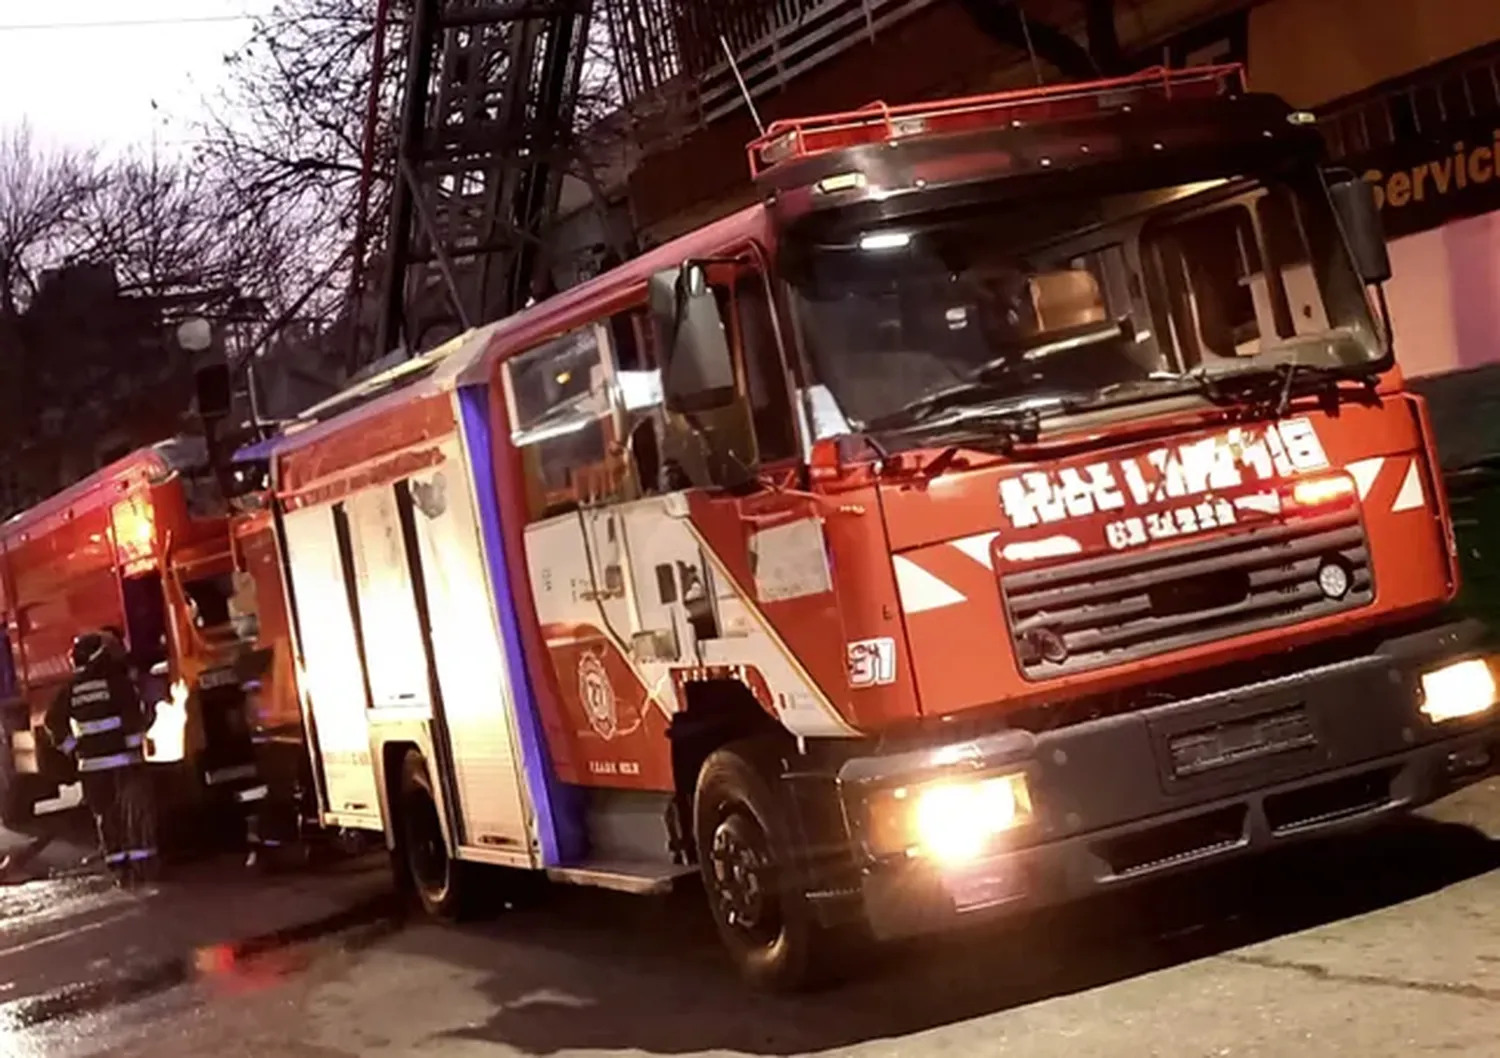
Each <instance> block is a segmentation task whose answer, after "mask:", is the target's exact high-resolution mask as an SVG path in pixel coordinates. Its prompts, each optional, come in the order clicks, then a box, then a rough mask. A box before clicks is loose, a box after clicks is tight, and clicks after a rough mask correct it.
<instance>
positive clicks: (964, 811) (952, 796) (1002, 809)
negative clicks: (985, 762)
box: [913, 775, 1031, 864]
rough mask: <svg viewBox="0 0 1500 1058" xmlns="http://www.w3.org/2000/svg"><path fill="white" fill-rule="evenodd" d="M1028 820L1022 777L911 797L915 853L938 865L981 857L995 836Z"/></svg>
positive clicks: (965, 784)
mask: <svg viewBox="0 0 1500 1058" xmlns="http://www.w3.org/2000/svg"><path fill="white" fill-rule="evenodd" d="M1030 816H1031V794H1030V791H1029V790H1027V788H1026V777H1025V776H1024V775H1002V776H998V777H996V778H992V779H979V780H976V781H971V782H953V783H941V784H939V785H936V786H929V787H927V788H926V789H924V790H921V791H920V792H918V793H917V795H916V804H915V806H914V808H913V822H914V824H915V831H916V837H917V841H918V844H919V846H920V848H921V850H922V851H923V852H924V853H926V854H927V855H928V856H930V857H932V858H933V859H934V860H937V861H939V862H940V863H948V864H953V863H963V862H965V861H967V860H972V859H974V858H975V857H977V856H979V855H980V854H982V853H983V852H984V851H985V849H986V848H987V847H988V846H989V844H990V842H991V841H992V840H993V839H994V838H995V837H996V836H997V835H999V834H1002V833H1004V832H1005V831H1007V830H1012V829H1014V828H1015V827H1017V826H1019V825H1020V824H1022V823H1024V822H1025V821H1026V820H1027V819H1029V818H1030Z"/></svg>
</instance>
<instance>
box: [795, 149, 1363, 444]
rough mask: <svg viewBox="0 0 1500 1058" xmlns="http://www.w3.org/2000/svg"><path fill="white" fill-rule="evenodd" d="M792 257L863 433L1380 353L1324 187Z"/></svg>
mask: <svg viewBox="0 0 1500 1058" xmlns="http://www.w3.org/2000/svg"><path fill="white" fill-rule="evenodd" d="M783 246H784V251H783V266H784V271H785V274H786V276H787V278H788V280H789V282H790V285H791V290H792V301H793V304H794V306H795V317H796V322H797V327H798V331H799V335H800V339H801V341H802V342H803V344H804V347H805V349H806V352H807V354H808V357H809V360H810V362H811V367H812V369H813V371H814V373H815V375H816V376H817V377H816V379H815V381H816V382H817V383H820V384H822V385H823V386H826V387H827V389H828V391H829V393H830V394H831V396H832V397H833V399H834V401H835V402H836V403H837V405H838V408H839V411H840V412H841V413H842V416H843V418H845V419H846V420H848V422H849V423H850V424H851V425H853V426H854V427H856V428H866V429H878V428H880V427H882V426H901V425H904V423H903V420H904V419H906V418H910V417H911V414H910V413H913V412H914V411H915V410H916V409H919V408H926V409H930V408H931V407H932V406H933V403H934V400H933V398H934V397H941V398H942V403H943V405H944V406H945V407H947V406H953V405H958V406H960V407H962V406H964V405H975V406H984V407H986V408H990V407H994V408H996V409H997V410H999V409H1003V408H1004V407H1005V406H1007V405H1010V406H1014V407H1015V408H1017V409H1021V408H1032V409H1038V408H1041V409H1045V408H1047V407H1048V406H1049V405H1050V406H1052V407H1055V408H1066V407H1068V406H1077V405H1078V404H1079V403H1080V401H1081V402H1083V403H1089V402H1091V401H1095V399H1096V398H1098V397H1099V396H1100V395H1101V394H1106V393H1109V392H1112V391H1119V390H1121V389H1122V388H1123V389H1129V390H1139V389H1141V388H1142V387H1147V388H1148V392H1149V387H1154V386H1156V385H1158V384H1162V383H1167V384H1170V383H1173V382H1176V383H1178V385H1179V386H1180V385H1181V384H1182V383H1184V381H1186V380H1191V379H1194V378H1198V379H1201V377H1202V376H1203V375H1204V374H1209V375H1212V374H1217V373H1220V372H1235V373H1239V372H1242V371H1244V370H1246V369H1247V368H1250V367H1252V366H1254V365H1255V364H1257V363H1259V364H1265V365H1267V366H1269V365H1272V364H1275V363H1278V362H1287V361H1295V362H1296V363H1298V364H1303V365H1308V366H1310V367H1329V368H1343V369H1348V368H1354V369H1358V368H1360V367H1361V366H1362V365H1366V364H1369V363H1371V362H1373V361H1374V360H1375V359H1376V357H1377V356H1378V355H1379V353H1380V343H1379V335H1378V334H1377V331H1376V328H1375V326H1374V324H1373V322H1372V318H1371V314H1370V309H1369V303H1368V300H1367V296H1366V291H1365V289H1364V286H1363V284H1362V283H1361V282H1360V280H1359V278H1358V276H1357V274H1356V273H1355V271H1354V268H1353V265H1352V262H1351V261H1350V258H1349V255H1348V252H1347V249H1346V247H1345V245H1344V242H1343V239H1342V237H1341V234H1340V232H1339V230H1338V227H1337V224H1336V222H1335V220H1334V215H1333V211H1332V207H1331V204H1330V202H1329V199H1328V196H1327V192H1326V189H1325V188H1324V186H1323V184H1322V182H1321V179H1320V178H1319V177H1317V176H1316V175H1315V174H1310V175H1309V176H1308V177H1306V178H1305V179H1302V180H1280V179H1278V180H1268V181H1246V180H1237V181H1228V180H1218V181H1213V182H1210V183H1197V184H1184V185H1179V186H1173V187H1164V188H1156V189H1151V190H1146V191H1132V192H1130V193H1126V194H1117V195H1108V196H1099V195H1092V196H1088V197H1082V196H1075V197H1068V198H1056V197H1054V198H1049V199H1040V200H1039V199H1035V198H1032V199H1026V200H1022V201H1006V202H1003V203H990V204H987V205H982V206H972V205H971V206H966V207H964V208H962V209H957V210H950V211H946V212H942V213H931V214H920V215H916V216H909V217H906V218H903V219H902V220H900V221H899V222H886V223H884V224H881V225H877V226H870V227H865V228H862V229H857V230H856V229H844V230H840V229H837V228H833V227H830V226H826V225H825V226H824V227H823V228H822V229H820V230H816V231H810V232H807V233H802V234H798V233H793V234H792V235H791V237H790V238H788V239H787V240H785V241H784V243H783ZM1172 388H1174V387H1172V386H1170V385H1167V386H1165V387H1164V392H1166V391H1167V390H1169V389H1172Z"/></svg>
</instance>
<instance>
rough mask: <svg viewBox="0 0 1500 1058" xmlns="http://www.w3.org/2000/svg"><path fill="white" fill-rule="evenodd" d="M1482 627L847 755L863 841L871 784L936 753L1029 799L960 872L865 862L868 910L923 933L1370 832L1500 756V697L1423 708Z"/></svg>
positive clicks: (882, 924) (845, 788)
mask: <svg viewBox="0 0 1500 1058" xmlns="http://www.w3.org/2000/svg"><path fill="white" fill-rule="evenodd" d="M1482 634H1483V630H1482V628H1481V627H1480V626H1477V625H1474V624H1471V623H1460V624H1454V625H1447V626H1443V627H1440V628H1435V629H1430V630H1427V631H1424V632H1420V633H1416V634H1413V635H1409V636H1403V637H1400V638H1396V639H1391V640H1388V641H1386V642H1384V643H1382V644H1380V645H1379V646H1378V647H1376V648H1375V649H1374V650H1371V651H1370V652H1368V653H1366V654H1362V655H1361V656H1359V657H1355V658H1351V659H1349V660H1346V661H1342V662H1339V663H1337V664H1331V665H1325V666H1323V667H1319V668H1315V669H1309V670H1306V671H1304V672H1301V673H1298V674H1296V675H1293V676H1289V677H1284V678H1281V679H1277V680H1273V681H1268V682H1264V683H1257V684H1251V685H1247V686H1240V687H1234V688H1230V689H1227V690H1224V691H1220V692H1217V693H1214V694H1209V695H1204V696H1202V697H1197V698H1193V699H1188V700H1182V701H1177V702H1173V703H1171V704H1169V705H1163V706H1158V707H1153V708H1148V709H1143V710H1139V711H1135V712H1131V713H1127V714H1122V715H1116V716H1110V717H1106V718H1102V719H1098V720H1094V721H1089V722H1086V723H1081V724H1076V725H1073V726H1070V727H1067V728H1063V729H1060V730H1056V731H1050V732H1044V733H1040V734H1031V733H1029V732H1018V731H1007V732H1000V733H995V734H992V735H989V736H984V737H979V738H976V739H973V740H970V741H967V742H965V743H961V744H954V745H948V746H943V747H938V748H936V749H927V750H924V751H921V752H918V753H907V754H903V755H900V756H872V757H863V758H857V759H854V760H850V761H848V762H846V763H845V764H844V765H843V767H842V769H841V771H840V774H839V788H840V792H841V801H842V808H843V812H844V818H845V819H846V820H849V821H850V825H851V833H852V837H853V839H854V842H855V845H856V847H862V845H863V837H862V834H861V833H860V828H859V824H858V822H857V821H858V820H860V819H861V818H863V816H864V813H865V811H866V805H867V803H868V795H869V793H870V792H871V791H872V790H874V789H876V788H877V787H886V786H888V785H889V784H891V783H893V782H894V783H902V782H908V781H921V780H922V779H923V778H925V777H928V776H930V775H931V774H932V772H933V768H934V767H935V766H936V765H938V764H939V763H942V762H947V763H948V764H949V766H951V764H952V762H954V761H959V762H961V763H962V767H963V768H964V769H966V770H967V772H968V773H969V774H985V773H1000V772H1015V771H1023V772H1024V773H1025V775H1026V777H1027V782H1028V784H1029V786H1030V789H1031V793H1032V801H1033V804H1034V806H1035V815H1034V817H1033V819H1032V820H1031V822H1030V823H1029V824H1028V825H1026V826H1025V827H1024V828H1022V829H1020V830H1017V831H1014V832H1012V833H1011V834H1010V835H1009V836H1008V837H1009V840H1008V841H1006V842H1004V843H1003V845H997V847H1003V848H1004V850H1005V851H1003V852H998V853H991V854H990V855H988V856H987V857H985V858H982V859H979V860H977V861H973V862H970V863H968V864H966V865H964V866H963V867H962V868H955V867H947V868H940V867H938V866H936V865H934V864H932V863H930V862H929V861H927V860H925V859H922V858H920V857H903V856H897V857H895V858H894V859H890V858H888V859H886V860H883V861H875V860H871V859H865V861H864V862H863V865H862V866H861V868H860V870H859V877H858V882H857V885H856V886H855V888H856V889H857V898H858V902H859V904H860V905H861V906H862V911H863V915H864V917H865V918H866V919H867V920H868V922H869V924H870V926H871V928H872V930H873V931H874V933H875V934H876V935H877V936H879V937H883V938H890V937H896V936H905V935H911V934H915V933H923V932H929V931H932V930H935V929H941V928H944V927H946V926H950V925H953V924H956V923H957V922H959V921H963V920H965V919H967V918H969V917H971V916H972V915H975V914H979V913H981V912H989V913H994V912H1004V911H1008V910H1017V909H1022V908H1029V907H1035V906H1039V905H1043V904H1049V903H1056V902H1060V901H1065V900H1069V899H1073V898H1076V897H1080V896H1084V895H1087V894H1089V893H1093V892H1099V891H1102V890H1106V889H1110V888H1115V887H1118V886H1121V885H1125V884H1129V883H1132V882H1137V881H1142V880H1145V879H1149V878H1156V877H1160V876H1162V875H1165V874H1169V873H1173V872H1176V871H1180V870H1183V869H1186V868H1189V867H1193V866H1198V865H1201V864H1204V863H1206V862H1209V861H1218V860H1222V859H1227V858H1229V857H1233V856H1239V855H1244V854H1247V853H1250V852H1254V851H1257V850H1264V849H1268V848H1272V847H1276V846H1280V845H1285V844H1289V843H1291V842H1293V841H1297V840H1300V839H1305V838H1308V837H1313V836H1318V835H1325V834H1331V833H1335V832H1339V831H1347V830H1353V829H1358V828H1361V827H1367V826H1369V825H1371V824H1373V823H1375V822H1378V821H1380V820H1382V819H1384V818H1387V817H1389V816H1392V815H1394V814H1397V813H1400V812H1404V811H1407V810H1410V809H1412V808H1415V807H1418V806H1420V805H1423V804H1427V803H1428V802H1431V801H1433V800H1436V799H1437V798H1439V797H1442V796H1443V795H1445V794H1447V793H1449V792H1451V791H1453V790H1455V789H1457V788H1459V787H1461V786H1464V785H1466V784H1468V783H1470V782H1473V781H1475V780H1477V779H1479V778H1481V777H1483V776H1484V775H1486V774H1488V773H1489V772H1490V771H1491V770H1493V767H1494V763H1493V762H1494V760H1495V758H1496V757H1497V756H1500V709H1491V710H1490V711H1489V712H1487V713H1485V714H1483V715H1481V716H1478V717H1474V718H1469V719H1463V720H1455V721H1449V722H1447V723H1444V724H1441V725H1437V724H1434V723H1432V722H1430V721H1429V720H1428V719H1427V718H1426V717H1425V716H1424V715H1422V713H1421V712H1419V710H1418V702H1419V686H1420V676H1421V674H1422V673H1423V672H1424V671H1428V670H1430V669H1431V668H1433V667H1435V666H1438V665H1441V664H1444V663H1447V662H1451V661H1457V660H1461V659H1464V658H1467V657H1479V656H1483V655H1482V653H1481V651H1480V649H1479V645H1480V643H1481V641H1482ZM1184 747H1187V748H1186V749H1185V748H1184ZM844 892H845V893H846V894H848V892H849V890H848V889H847V888H845V889H844Z"/></svg>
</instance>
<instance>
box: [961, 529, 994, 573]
mask: <svg viewBox="0 0 1500 1058" xmlns="http://www.w3.org/2000/svg"><path fill="white" fill-rule="evenodd" d="M999 535H1000V534H999V533H980V534H978V535H977V536H965V537H963V538H961V539H959V540H955V541H953V546H954V547H956V548H958V549H959V550H960V551H962V552H963V553H964V554H966V555H968V556H969V557H970V558H972V559H973V560H974V561H975V562H978V563H979V564H980V565H981V566H983V567H984V568H985V569H988V570H993V569H994V568H995V560H994V557H993V554H994V553H993V552H992V551H991V550H990V545H991V544H993V543H994V542H995V537H997V536H999Z"/></svg>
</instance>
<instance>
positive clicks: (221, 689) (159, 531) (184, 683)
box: [0, 436, 305, 843]
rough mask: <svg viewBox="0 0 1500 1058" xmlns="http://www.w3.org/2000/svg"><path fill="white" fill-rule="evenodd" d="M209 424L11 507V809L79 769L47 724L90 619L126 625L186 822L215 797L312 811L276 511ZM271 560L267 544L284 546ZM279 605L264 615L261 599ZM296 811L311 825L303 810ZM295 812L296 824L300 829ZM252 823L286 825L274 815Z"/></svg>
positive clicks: (6, 552)
mask: <svg viewBox="0 0 1500 1058" xmlns="http://www.w3.org/2000/svg"><path fill="white" fill-rule="evenodd" d="M218 479H219V475H218V473H217V472H216V470H215V468H214V467H213V466H212V461H211V459H210V457H209V452H208V448H207V446H206V444H205V443H204V442H203V440H202V439H201V438H194V437H188V436H185V437H179V438H175V439H173V440H170V441H166V442H162V443H161V444H157V445H152V446H148V447H146V448H142V449H140V450H138V451H136V452H133V453H131V454H129V455H127V456H125V457H123V458H122V459H120V460H118V461H116V462H114V463H112V464H110V465H109V466H106V467H104V468H102V469H100V470H98V471H96V472H94V473H93V474H90V475H89V476H87V477H86V478H84V479H83V480H81V481H79V482H78V483H77V484H75V485H73V486H72V487H70V488H68V489H66V490H64V491H62V492H60V493H58V494H57V495H55V496H53V497H50V498H49V499H47V500H44V501H43V502H41V503H39V504H37V505H35V506H34V507H31V508H29V509H28V510H25V511H23V512H21V513H20V514H17V515H16V516H14V517H13V518H11V519H10V520H9V521H7V522H5V523H4V524H3V525H0V622H3V623H0V724H3V727H0V730H3V732H4V736H5V745H4V748H3V751H0V809H3V815H4V818H5V821H6V822H9V823H16V822H19V821H21V820H24V819H26V818H28V817H29V816H30V815H31V814H32V812H33V810H34V809H35V807H36V805H37V804H39V803H42V802H45V801H47V800H50V799H53V798H56V797H57V796H58V794H59V792H60V788H61V787H62V786H65V785H67V784H68V783H70V782H71V781H73V780H74V778H75V775H74V774H73V771H72V767H71V765H70V763H69V761H68V760H67V759H66V758H64V757H63V756H62V755H61V754H60V753H58V752H57V751H56V749H55V748H54V747H52V746H51V745H50V743H49V742H48V740H47V739H46V737H45V736H44V735H42V734H41V733H40V728H41V722H42V717H43V716H44V714H45V712H46V710H47V707H48V706H49V705H50V703H51V702H52V701H53V699H54V698H55V696H56V695H57V694H58V693H59V691H60V690H61V689H62V688H64V687H65V686H66V685H67V682H68V680H69V678H70V677H71V675H72V663H71V646H72V642H73V639H74V637H75V636H77V635H79V634H81V633H85V632H90V631H97V630H100V629H105V628H110V629H113V630H115V631H117V632H118V633H119V635H120V638H121V640H122V642H123V643H124V644H126V646H127V649H128V651H129V655H130V661H131V665H132V668H133V669H134V670H135V672H136V676H137V679H138V682H139V684H140V687H141V691H142V694H143V697H144V698H145V700H146V702H147V704H148V705H150V706H152V707H154V709H155V718H156V722H155V724H153V726H152V729H151V731H150V733H149V735H148V736H147V738H146V746H145V749H146V755H147V760H148V764H149V766H150V767H151V769H152V771H153V773H155V774H156V775H158V776H159V777H160V779H161V781H160V788H161V792H162V794H163V795H164V796H163V799H162V801H161V808H162V809H163V811H164V812H165V813H166V818H165V819H164V824H165V826H164V830H165V832H166V836H167V838H168V839H169V840H171V841H173V842H178V841H183V842H187V843H196V842H197V840H198V836H199V835H200V834H202V833H205V832H211V829H212V828H209V827H205V826H204V824H205V823H207V822H208V821H209V818H212V817H205V816H204V814H203V810H204V809H205V808H213V807H214V806H217V807H218V808H221V809H223V810H224V811H225V812H226V813H227V814H228V816H229V817H230V818H231V819H234V818H236V817H241V818H243V817H244V816H245V815H247V814H248V815H249V816H250V817H253V818H257V819H258V818H259V817H260V816H261V815H262V814H263V812H262V808H263V805H262V802H264V801H266V800H268V799H270V798H271V794H272V792H273V791H272V789H271V784H270V783H268V782H267V781H266V780H267V779H268V778H272V777H274V778H276V779H277V780H278V787H277V790H276V791H275V792H276V793H277V795H278V797H277V798H276V800H277V801H278V802H279V804H280V806H281V807H282V808H284V809H285V810H286V811H288V812H290V813H291V814H292V815H293V816H295V808H294V807H292V806H291V803H292V802H294V801H295V780H296V776H297V763H298V762H299V760H300V759H301V758H302V756H303V754H304V752H305V750H304V748H303V746H302V742H301V713H300V709H299V706H298V701H297V697H296V693H295V689H294V687H293V683H292V680H293V673H292V671H291V667H290V661H289V658H290V655H289V651H288V649H287V645H286V637H285V635H284V633H282V632H281V631H280V629H281V627H282V626H283V625H284V623H285V621H284V614H285V605H284V603H283V601H282V598H281V592H280V572H281V571H280V567H279V564H277V562H276V561H275V557H274V556H275V545H274V540H272V538H271V529H270V524H269V520H268V517H267V516H264V515H256V514H253V513H247V514H240V515H236V516H235V518H234V521H233V523H232V522H231V511H230V509H229V507H228V505H227V504H226V502H225V499H224V496H223V494H222V489H221V486H220V482H219V480H218ZM268 547H269V549H270V550H269V553H270V555H271V560H270V561H269V562H268V561H266V558H265V556H266V553H267V548H268ZM262 613H264V614H265V620H264V621H262V620H261V619H260V618H261V614H262ZM292 829H295V828H292ZM287 830H288V828H287V827H285V826H282V827H281V828H280V829H279V831H278V833H280V832H285V831H287ZM250 837H251V838H252V839H255V840H259V839H262V838H264V839H266V840H274V839H275V835H274V834H272V833H269V832H267V833H260V831H259V827H258V826H257V828H256V830H255V832H253V833H252V834H251V835H250Z"/></svg>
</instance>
